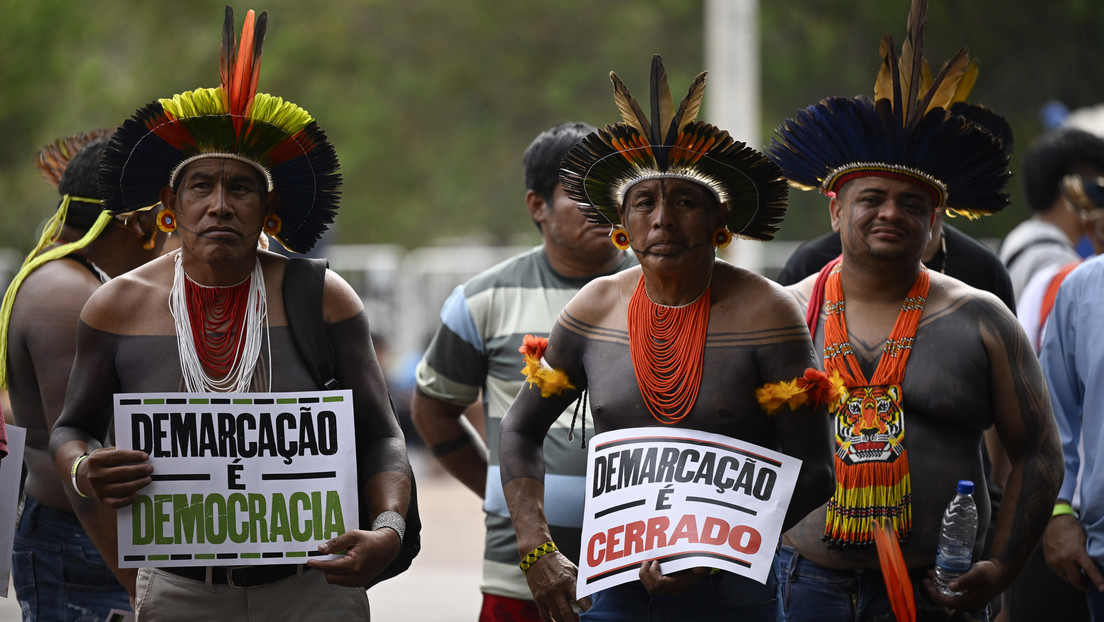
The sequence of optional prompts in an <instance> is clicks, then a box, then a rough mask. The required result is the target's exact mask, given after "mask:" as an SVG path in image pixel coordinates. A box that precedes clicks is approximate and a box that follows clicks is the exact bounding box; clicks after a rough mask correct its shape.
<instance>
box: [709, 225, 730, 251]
mask: <svg viewBox="0 0 1104 622" xmlns="http://www.w3.org/2000/svg"><path fill="white" fill-rule="evenodd" d="M731 241H732V233H731V232H730V231H729V230H728V227H717V230H716V231H714V232H713V246H716V247H717V248H724V247H726V246H728V243H729V242H731Z"/></svg>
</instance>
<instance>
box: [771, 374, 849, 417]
mask: <svg viewBox="0 0 1104 622" xmlns="http://www.w3.org/2000/svg"><path fill="white" fill-rule="evenodd" d="M844 395H846V386H845V385H844V382H843V378H841V377H840V374H839V371H838V370H833V371H832V373H831V374H827V373H825V372H822V371H820V370H819V369H814V368H812V367H810V368H808V369H806V370H805V375H804V376H801V377H800V378H794V379H793V380H781V381H779V382H768V383H767V384H765V385H763V386H761V387H759V388H758V389H756V390H755V399H756V400H758V401H759V406H760V407H761V408H762V409H763V410H765V411H766V412H767V414H768V415H773V414H775V413H776V412H778V411H779V410H780V409H781V408H782V407H783V406H789V407H790V410H797V409H798V408H800V407H801V406H804V405H805V404H807V403H808V404H810V405H811V406H812V407H813V408H817V407H818V406H820V405H821V404H827V405H828V412H833V413H834V412H836V411H837V410H839V407H840V404H841V403H842V400H843V398H844Z"/></svg>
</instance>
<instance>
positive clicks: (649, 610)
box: [579, 555, 786, 622]
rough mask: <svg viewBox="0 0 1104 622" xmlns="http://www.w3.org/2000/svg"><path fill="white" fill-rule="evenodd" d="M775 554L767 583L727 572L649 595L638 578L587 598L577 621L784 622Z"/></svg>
mask: <svg viewBox="0 0 1104 622" xmlns="http://www.w3.org/2000/svg"><path fill="white" fill-rule="evenodd" d="M780 587H781V586H780V584H779V581H778V556H777V555H775V558H774V564H773V565H772V568H771V573H770V575H768V578H767V583H766V585H763V584H760V583H758V582H757V581H754V580H752V579H748V578H746V577H741V576H739V575H735V574H732V573H729V572H718V573H716V574H713V575H709V576H707V577H703V578H702V579H701V580H699V581H698V582H697V583H695V584H694V585H693V587H691V588H690V590H689V591H687V592H686V593H685V594H683V595H681V596H668V595H652V594H649V593H648V590H646V589H645V588H644V584H643V583H641V582H640V581H639V580H636V581H630V582H628V583H622V584H621V585H616V586H614V587H611V588H608V589H605V590H601V591H599V592H597V593H595V594H592V595H591V597H590V600H591V607H590V610H588V611H586V612H584V613H583V614H582V615H580V616H579V620H580V622H613V621H624V622H677V621H680V620H687V621H691V620H692V621H694V622H699V621H700V622H721V621H724V622H730V621H732V620H740V622H778V621H782V622H784V621H785V620H786V616H785V614H784V613H783V611H782V602H781V600H780V596H781V593H780V591H779V590H780Z"/></svg>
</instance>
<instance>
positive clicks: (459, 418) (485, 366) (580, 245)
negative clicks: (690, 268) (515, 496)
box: [411, 123, 636, 622]
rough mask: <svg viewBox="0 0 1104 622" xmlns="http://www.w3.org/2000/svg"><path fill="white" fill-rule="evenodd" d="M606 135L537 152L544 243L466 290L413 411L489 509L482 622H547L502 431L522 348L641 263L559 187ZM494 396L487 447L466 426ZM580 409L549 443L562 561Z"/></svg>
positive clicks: (544, 144) (578, 506) (569, 129)
mask: <svg viewBox="0 0 1104 622" xmlns="http://www.w3.org/2000/svg"><path fill="white" fill-rule="evenodd" d="M593 130H594V128H593V127H591V126H589V125H586V124H584V123H564V124H560V125H557V126H555V127H553V128H551V129H549V130H547V131H545V132H542V133H541V134H540V135H539V136H537V137H536V139H534V140H533V142H532V143H531V144H530V145H529V147H528V149H526V151H525V156H524V158H523V161H524V165H525V184H526V188H527V190H526V192H525V205H526V208H527V209H528V210H529V213H530V215H531V216H532V218H533V221H534V222H535V223H536V225H537V228H538V229H539V230H540V232H541V237H542V238H543V244H542V245H540V246H538V247H536V248H533V249H531V250H529V251H526V252H524V253H522V254H520V255H518V256H516V257H513V258H511V259H509V260H507V261H505V262H503V263H501V264H499V265H497V266H494V267H492V268H489V269H488V270H486V271H484V272H482V273H480V274H478V275H476V276H474V277H472V278H471V279H470V280H469V281H467V282H466V283H464V284H463V285H460V286H458V287H457V288H456V289H455V290H454V291H453V293H452V295H451V296H450V297H449V298H448V300H447V301H446V302H445V304H444V307H443V308H442V310H441V324H440V326H439V327H438V328H437V332H436V334H435V335H434V337H433V340H432V342H431V343H430V345H429V348H428V350H427V351H426V353H425V356H424V357H423V358H422V360H421V362H420V363H419V365H418V371H417V389H416V391H415V394H414V398H413V403H412V405H411V411H412V416H413V419H414V423H415V425H416V426H417V429H418V433H419V434H420V435H421V436H422V438H423V439H425V441H426V444H427V445H428V446H429V447H430V448H431V450H432V451H433V454H434V455H435V456H436V458H437V460H438V461H440V463H441V464H442V466H444V467H445V469H446V470H448V471H449V473H451V474H452V475H453V476H455V477H456V478H457V479H459V480H460V481H461V482H462V483H463V484H464V485H465V486H467V487H468V488H470V489H471V490H472V491H473V492H475V493H476V494H478V495H480V496H481V497H482V498H483V509H484V512H485V513H486V521H485V522H486V527H487V532H486V544H485V548H484V551H483V579H482V583H481V588H480V589H481V590H482V592H483V608H482V611H481V613H480V617H479V620H480V622H487V621H497V620H534V621H538V620H540V615H539V614H538V613H537V609H536V606H535V605H534V604H533V597H532V594H531V593H530V591H529V586H528V584H527V583H526V581H525V576H524V575H523V574H522V573H521V572H520V571H519V570H518V549H517V542H516V538H515V536H514V528H513V525H512V524H511V522H510V516H509V513H508V512H507V509H506V503H505V500H504V497H503V494H502V483H501V480H500V477H499V468H498V430H499V423H500V422H501V421H502V417H503V416H504V415H505V414H506V410H507V408H509V406H510V403H511V402H512V401H513V399H514V397H515V396H516V395H517V394H518V391H519V389H520V388H521V385H522V383H523V382H524V376H523V375H522V373H521V371H520V370H521V368H522V357H521V354H519V353H518V348H520V347H521V345H522V338H523V337H524V336H525V335H526V334H533V335H540V336H547V335H548V333H549V331H550V330H551V329H552V325H553V324H554V323H555V321H556V316H557V315H558V314H559V312H560V310H561V309H562V308H563V306H564V305H565V304H566V303H567V301H568V300H571V298H572V297H573V296H574V295H575V293H576V292H577V291H578V290H579V289H580V288H581V287H582V286H583V285H584V284H586V283H587V282H588V281H590V280H591V279H593V278H595V277H598V276H602V275H607V274H612V273H614V272H617V271H619V270H622V269H624V268H627V267H629V266H631V265H634V264H635V263H636V261H635V259H633V258H632V256H631V255H629V254H626V253H625V252H623V251H620V250H618V249H617V248H616V247H614V245H613V244H611V243H610V240H609V237H608V234H609V232H610V228H609V226H598V225H594V224H589V223H588V222H587V220H586V217H585V216H584V215H583V213H582V212H580V211H579V210H578V208H577V207H576V205H575V203H574V202H573V201H571V200H570V199H569V198H568V197H567V195H566V194H565V193H564V190H563V188H562V187H561V186H560V183H559V173H560V170H559V169H560V161H561V160H562V159H563V157H564V156H565V155H566V154H567V152H568V151H569V150H570V149H571V148H572V147H573V146H575V144H576V143H577V142H578V141H579V140H580V139H581V138H583V137H584V136H586V135H587V134H588V133H590V132H591V131H593ZM481 390H482V395H483V398H482V399H483V412H484V417H485V434H486V439H485V440H484V439H483V438H481V437H480V435H479V433H478V432H477V431H476V430H475V429H474V427H473V426H472V425H471V424H470V423H469V422H468V421H467V420H466V419H465V418H464V417H463V413H464V411H465V409H467V408H468V406H470V405H472V404H473V403H475V402H476V400H477V399H479V396H480V391H481ZM572 415H573V411H572V410H570V409H569V410H568V411H565V412H564V414H563V415H561V417H560V419H559V421H558V422H557V424H556V426H555V427H556V428H559V429H557V430H554V431H553V432H552V433H550V434H549V435H548V436H547V438H546V439H545V441H544V458H545V462H546V464H547V477H546V488H545V490H546V494H545V509H546V511H547V512H548V519H549V523H550V524H551V528H552V531H553V535H555V536H556V542H557V543H558V544H559V545H560V548H561V550H562V551H565V552H566V554H567V555H568V556H569V557H571V559H572V561H578V560H577V556H578V551H579V538H580V528H581V526H582V518H583V497H584V494H585V491H584V485H585V476H586V450H585V449H583V448H581V447H580V444H579V442H578V439H577V438H576V440H575V441H574V442H571V441H569V440H568V429H569V428H570V427H571V423H572V422H571V418H572Z"/></svg>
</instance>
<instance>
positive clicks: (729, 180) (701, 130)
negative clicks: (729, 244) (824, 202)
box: [560, 55, 787, 240]
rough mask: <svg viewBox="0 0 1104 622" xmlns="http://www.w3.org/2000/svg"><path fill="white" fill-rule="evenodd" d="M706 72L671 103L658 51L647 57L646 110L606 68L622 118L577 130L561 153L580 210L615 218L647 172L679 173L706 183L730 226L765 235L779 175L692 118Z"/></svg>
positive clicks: (769, 234)
mask: <svg viewBox="0 0 1104 622" xmlns="http://www.w3.org/2000/svg"><path fill="white" fill-rule="evenodd" d="M705 75H706V74H705V72H702V73H700V74H698V76H697V77H696V78H694V81H693V82H692V83H691V84H690V91H689V92H688V93H687V94H686V97H685V98H684V99H683V100H682V103H681V104H679V107H678V108H677V109H676V108H675V107H674V103H673V100H672V99H671V90H670V87H669V86H668V84H667V72H666V70H664V68H663V59H662V58H660V57H659V55H656V56H654V57H653V58H652V71H651V97H650V104H651V118H650V119H649V118H648V117H647V116H645V114H644V111H643V109H642V108H641V107H640V104H638V103H637V101H636V100H635V99H633V96H632V95H631V94H630V93H629V89H628V87H626V86H625V83H624V82H622V81H621V79H620V78H618V77H617V74H615V73H613V72H610V80H612V81H613V97H614V99H615V100H616V102H617V107H618V109H620V111H621V118H622V120H623V122H622V123H616V124H613V125H607V126H606V127H605V128H603V129H599V130H597V131H596V132H593V133H591V134H589V135H587V136H586V137H585V138H583V140H582V141H580V143H579V144H578V145H576V146H575V147H574V148H573V149H572V150H571V151H570V152H569V153H568V154H567V157H566V158H564V162H563V165H562V166H563V168H562V169H561V172H560V182H561V183H562V184H563V188H564V191H565V192H566V193H567V195H568V196H569V197H571V199H573V200H574V201H576V202H577V203H578V204H579V205H580V209H581V210H582V211H583V212H584V213H586V215H587V218H588V219H589V220H590V221H591V222H594V223H598V224H607V223H608V224H620V222H621V216H620V210H621V204H622V201H624V198H625V195H626V193H627V192H628V191H629V188H631V187H632V186H633V185H634V184H636V183H639V182H641V181H644V180H648V179H663V178H666V179H685V180H689V181H693V182H697V183H699V184H701V185H703V186H705V187H706V188H708V189H709V190H710V191H711V192H712V193H713V194H714V196H716V197H717V200H718V201H720V202H721V203H725V204H727V205H728V229H729V230H730V231H731V232H732V233H733V234H734V235H739V236H742V237H746V238H752V239H757V240H770V239H772V238H773V237H774V233H775V232H776V231H777V230H778V227H779V224H780V223H781V222H782V217H783V215H785V213H786V195H787V189H786V183H785V180H784V179H783V178H782V172H781V170H780V169H779V168H778V167H777V166H775V165H774V164H772V163H771V162H770V161H769V160H768V159H767V158H766V156H764V155H763V154H761V153H759V152H758V151H756V150H755V149H752V148H751V147H748V146H746V145H745V144H744V143H742V142H738V141H735V140H733V139H732V137H731V136H729V135H728V132H726V131H724V130H722V129H719V128H717V127H715V126H713V125H709V124H708V123H703V122H701V121H696V120H695V119H696V118H697V116H698V111H699V110H700V109H701V103H702V98H703V97H704V95H705Z"/></svg>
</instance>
